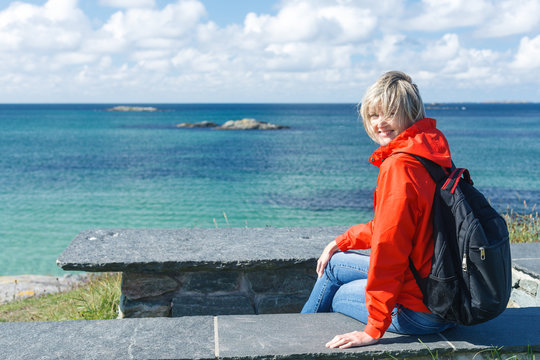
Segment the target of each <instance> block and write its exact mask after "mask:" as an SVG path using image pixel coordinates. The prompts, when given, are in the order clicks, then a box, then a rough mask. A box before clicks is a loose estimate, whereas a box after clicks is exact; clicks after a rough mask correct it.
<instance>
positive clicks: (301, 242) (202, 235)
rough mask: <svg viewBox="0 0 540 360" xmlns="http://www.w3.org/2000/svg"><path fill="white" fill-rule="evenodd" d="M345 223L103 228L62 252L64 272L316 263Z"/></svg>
mask: <svg viewBox="0 0 540 360" xmlns="http://www.w3.org/2000/svg"><path fill="white" fill-rule="evenodd" d="M345 230H347V228H346V227H306V228H270V227H269V228H223V229H101V230H89V231H84V232H81V233H80V234H79V235H77V237H75V239H74V240H73V241H72V242H71V244H70V245H69V246H68V248H67V249H66V250H65V251H64V252H63V253H62V254H61V255H60V256H59V258H58V260H57V264H58V266H60V267H61V268H62V269H64V270H82V271H92V272H106V271H118V272H162V273H163V272H178V271H190V270H194V269H196V270H198V271H202V270H209V271H210V270H234V269H255V268H256V269H264V268H265V267H271V268H273V269H274V268H276V266H279V264H283V265H284V266H288V265H291V264H297V263H306V262H314V261H315V260H316V259H317V258H318V257H319V256H320V253H321V251H322V249H323V248H324V246H325V245H326V244H328V242H330V241H331V240H332V239H334V238H335V237H336V236H337V235H339V234H341V233H343V232H344V231H345Z"/></svg>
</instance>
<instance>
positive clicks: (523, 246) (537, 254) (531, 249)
mask: <svg viewBox="0 0 540 360" xmlns="http://www.w3.org/2000/svg"><path fill="white" fill-rule="evenodd" d="M510 251H511V252H512V264H513V266H514V267H515V268H516V269H518V270H519V271H522V272H524V273H526V274H528V275H530V276H532V277H535V278H537V279H540V243H538V242H536V243H519V244H518V243H516V244H511V245H510Z"/></svg>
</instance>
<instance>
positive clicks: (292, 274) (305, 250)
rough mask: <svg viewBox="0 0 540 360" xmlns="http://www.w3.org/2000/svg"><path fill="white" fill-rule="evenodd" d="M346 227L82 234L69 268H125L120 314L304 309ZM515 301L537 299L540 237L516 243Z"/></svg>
mask: <svg viewBox="0 0 540 360" xmlns="http://www.w3.org/2000/svg"><path fill="white" fill-rule="evenodd" d="M345 230H346V228H345V227H310V228H224V229H108V230H90V231H84V232H82V233H80V234H79V235H77V237H75V239H74V240H73V241H72V243H71V244H70V245H69V247H68V248H67V249H66V250H65V251H64V252H63V253H62V254H61V255H60V257H59V258H58V260H57V263H58V265H59V266H60V267H62V269H64V270H81V271H89V272H122V273H123V275H122V285H121V288H122V297H121V301H120V314H119V317H120V318H124V317H126V318H132V317H156V316H166V317H167V316H172V317H178V316H186V315H238V314H272V313H294V312H299V311H300V309H301V308H302V306H303V304H304V303H305V301H306V299H307V297H308V295H309V292H310V291H311V288H312V286H313V283H314V282H315V280H316V274H315V265H316V260H317V258H318V257H319V255H320V253H321V251H322V249H323V248H324V246H325V245H326V244H327V243H328V242H329V241H330V240H331V239H333V238H334V237H335V236H336V235H338V234H340V233H342V232H343V231H345ZM512 257H513V264H514V267H513V270H512V272H513V281H514V290H513V292H512V297H511V302H510V306H511V307H525V306H540V244H538V243H530V244H512Z"/></svg>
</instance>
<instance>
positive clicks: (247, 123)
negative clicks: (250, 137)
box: [176, 119, 289, 130]
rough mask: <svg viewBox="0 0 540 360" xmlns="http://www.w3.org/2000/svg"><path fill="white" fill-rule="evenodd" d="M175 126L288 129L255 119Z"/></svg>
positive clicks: (179, 125)
mask: <svg viewBox="0 0 540 360" xmlns="http://www.w3.org/2000/svg"><path fill="white" fill-rule="evenodd" d="M176 127H180V128H208V127H209V128H215V129H217V130H280V129H289V127H288V126H284V125H277V124H271V123H267V122H264V121H257V120H255V119H242V120H229V121H227V122H226V123H225V124H223V125H221V126H220V125H218V124H216V123H213V122H210V121H201V122H198V123H181V124H177V125H176Z"/></svg>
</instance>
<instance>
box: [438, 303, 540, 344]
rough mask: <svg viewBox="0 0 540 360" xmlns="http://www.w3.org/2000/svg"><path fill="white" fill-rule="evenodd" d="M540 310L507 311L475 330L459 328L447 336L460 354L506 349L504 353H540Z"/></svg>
mask: <svg viewBox="0 0 540 360" xmlns="http://www.w3.org/2000/svg"><path fill="white" fill-rule="evenodd" d="M539 323H540V308H538V307H529V308H519V309H506V310H505V311H504V312H503V313H502V314H501V315H500V316H499V317H497V318H495V319H493V320H490V321H488V322H485V323H483V324H480V325H475V326H459V327H457V328H455V329H451V330H448V331H446V332H445V333H444V335H445V336H446V338H447V339H448V340H449V341H450V342H451V343H452V344H453V345H454V346H455V347H456V351H458V352H463V351H470V352H475V351H479V350H481V349H486V348H490V347H493V346H494V347H497V348H498V347H502V349H503V352H505V353H513V352H525V353H526V352H527V351H528V350H529V349H528V347H529V346H530V350H532V351H535V352H539V351H540V326H538V324H539Z"/></svg>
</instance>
